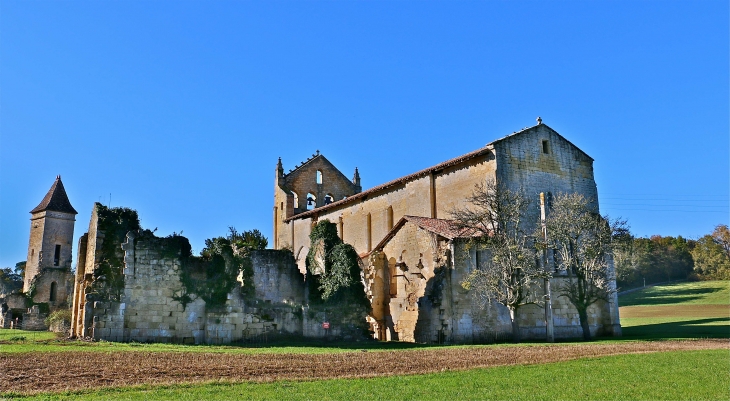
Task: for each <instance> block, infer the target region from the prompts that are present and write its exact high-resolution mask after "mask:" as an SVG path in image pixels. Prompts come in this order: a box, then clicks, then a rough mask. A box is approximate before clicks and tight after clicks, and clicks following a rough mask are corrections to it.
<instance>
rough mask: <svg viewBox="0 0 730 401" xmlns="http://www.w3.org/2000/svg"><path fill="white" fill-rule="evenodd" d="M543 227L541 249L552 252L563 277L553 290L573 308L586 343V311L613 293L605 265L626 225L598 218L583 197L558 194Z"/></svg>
mask: <svg viewBox="0 0 730 401" xmlns="http://www.w3.org/2000/svg"><path fill="white" fill-rule="evenodd" d="M545 223H546V229H547V232H548V242H547V243H546V244H545V245H544V246H547V247H548V248H550V249H554V250H555V251H556V254H557V255H556V256H557V258H556V259H557V262H558V266H559V269H560V270H562V271H564V272H565V273H566V280H565V283H564V284H562V285H561V286H559V287H558V289H557V290H558V292H559V293H560V295H562V296H564V297H566V298H567V299H568V300H569V301H570V303H572V304H573V306H575V308H576V310H577V311H578V317H579V318H580V325H581V328H582V329H583V339H584V340H587V341H588V340H590V339H591V331H590V327H589V325H588V307H589V306H591V305H592V304H594V303H596V302H598V301H605V302H608V298H609V295H610V294H611V293H613V292H615V291H616V289H615V287H614V286H613V284H612V281H613V280H614V279H615V277H614V276H613V272H612V271H611V269H610V265H609V263H610V258H611V254H612V252H613V248H614V247H615V246H616V242H617V241H618V240H621V239H624V238H625V233H626V232H628V228H627V226H626V222H625V221H620V220H611V219H610V218H608V217H607V216H606V217H602V216H600V215H599V214H598V213H596V212H595V208H594V207H592V206H591V202H589V200H588V199H586V198H585V197H584V196H583V195H580V194H559V195H557V196H555V199H554V201H553V205H552V207H551V209H550V214H549V215H548V217H547V219H546V222H545Z"/></svg>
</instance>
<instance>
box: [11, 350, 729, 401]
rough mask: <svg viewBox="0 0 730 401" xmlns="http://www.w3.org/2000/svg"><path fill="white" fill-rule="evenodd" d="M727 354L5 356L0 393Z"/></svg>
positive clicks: (500, 352)
mask: <svg viewBox="0 0 730 401" xmlns="http://www.w3.org/2000/svg"><path fill="white" fill-rule="evenodd" d="M700 349H730V342H729V341H728V340H727V339H723V340H697V341H659V342H627V343H619V344H585V345H537V346H485V347H464V348H439V349H432V350H416V351H377V352H362V351H355V352H346V353H336V354H335V353H333V354H316V355H313V354H263V353H262V354H254V355H234V354H220V353H216V354H213V353H210V354H203V353H181V352H113V353H102V352H64V353H52V352H33V353H13V354H11V353H5V354H3V353H1V352H0V393H2V392H9V391H12V392H20V393H26V394H30V393H37V392H47V391H62V390H80V389H88V388H100V387H112V386H113V387H117V386H128V385H134V384H162V383H167V384H170V383H183V382H186V383H190V382H202V381H210V380H228V381H274V380H314V379H330V378H345V377H348V378H353V377H374V376H384V375H396V374H397V375H403V374H422V373H432V372H439V371H443V370H464V369H472V368H478V367H490V366H501V365H515V364H539V363H548V362H558V361H566V360H571V359H577V358H585V357H597V356H605V355H615V354H627V353H644V352H661V351H678V350H700Z"/></svg>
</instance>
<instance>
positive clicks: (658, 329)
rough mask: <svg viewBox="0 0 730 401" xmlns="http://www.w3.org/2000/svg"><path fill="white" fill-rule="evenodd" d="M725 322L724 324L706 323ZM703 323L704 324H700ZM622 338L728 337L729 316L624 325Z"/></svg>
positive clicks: (729, 329)
mask: <svg viewBox="0 0 730 401" xmlns="http://www.w3.org/2000/svg"><path fill="white" fill-rule="evenodd" d="M708 323H725V325H707V324H708ZM701 324H704V326H700V325H701ZM622 331H623V338H625V339H627V340H630V339H641V340H649V339H651V340H660V339H671V338H730V318H727V317H716V318H707V319H697V320H685V321H679V322H666V323H655V324H646V325H641V326H632V327H624V328H623V329H622Z"/></svg>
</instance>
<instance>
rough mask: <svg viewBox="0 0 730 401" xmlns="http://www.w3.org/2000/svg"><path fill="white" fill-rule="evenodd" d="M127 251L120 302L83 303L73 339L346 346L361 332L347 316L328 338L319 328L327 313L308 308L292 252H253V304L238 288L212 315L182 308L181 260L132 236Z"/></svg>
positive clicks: (198, 303) (196, 302) (201, 308)
mask: <svg viewBox="0 0 730 401" xmlns="http://www.w3.org/2000/svg"><path fill="white" fill-rule="evenodd" d="M123 247H124V249H125V257H124V262H125V263H124V291H123V293H122V297H121V300H120V301H119V302H109V301H104V302H102V301H94V300H93V299H90V298H89V299H86V300H85V302H83V303H81V302H79V307H81V308H82V309H83V313H81V312H79V314H78V317H77V320H74V322H75V323H76V324H77V329H76V333H77V334H76V335H78V336H87V337H92V338H94V339H103V340H108V341H139V342H178V343H195V344H200V343H208V344H225V343H230V342H235V341H261V340H262V339H265V338H269V337H273V336H277V335H302V336H305V337H332V338H335V337H342V338H344V337H347V336H349V335H350V331H348V330H349V329H350V326H356V324H355V323H356V322H354V321H348V320H347V319H348V318H347V316H345V318H343V319H340V320H341V322H340V324H335V325H333V326H332V328H331V329H330V330H324V329H323V328H322V325H321V324H322V322H323V321H324V320H325V319H327V311H326V310H323V309H322V308H318V307H316V306H314V307H311V308H309V307H307V306H306V299H305V293H304V277H303V276H302V275H301V274H300V273H299V271H298V269H297V267H296V265H295V264H294V263H293V260H292V259H293V258H292V255H291V253H289V252H288V251H276V250H259V251H253V252H252V255H251V262H252V264H253V280H252V281H253V284H254V286H255V287H254V288H255V296H254V297H253V299H244V297H243V296H242V295H241V291H240V288H239V287H235V288H234V289H233V290H232V291H231V293H230V294H229V295H228V299H227V301H226V304H225V305H224V306H222V307H216V308H211V307H208V306H207V305H206V304H205V302H204V301H203V300H202V299H200V298H197V297H196V296H195V295H193V294H191V297H192V299H193V300H192V302H189V303H188V304H187V305H183V304H182V303H181V302H180V301H181V299H182V298H180V296H181V295H182V294H183V293H184V286H183V283H182V281H181V279H180V269H182V268H184V267H183V266H182V265H181V261H180V259H179V258H178V257H163V256H161V254H160V251H159V250H158V247H157V246H156V245H155V244H152V243H149V242H148V241H147V240H145V239H136V240H135V238H134V234H133V233H130V234H128V238H127V242H126V243H125V244H124V245H123ZM82 287H83V286H82ZM338 308H342V309H344V310H346V309H348V307H347V305H339V306H338ZM340 315H342V313H340ZM345 315H346V314H345ZM79 321H81V323H80V324H79ZM350 323H351V324H350Z"/></svg>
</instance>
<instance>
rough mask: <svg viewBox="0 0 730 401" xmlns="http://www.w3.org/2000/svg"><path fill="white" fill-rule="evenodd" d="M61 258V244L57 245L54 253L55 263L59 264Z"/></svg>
mask: <svg viewBox="0 0 730 401" xmlns="http://www.w3.org/2000/svg"><path fill="white" fill-rule="evenodd" d="M60 259H61V245H56V251H55V252H54V253H53V265H54V266H58V263H59V262H60Z"/></svg>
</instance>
